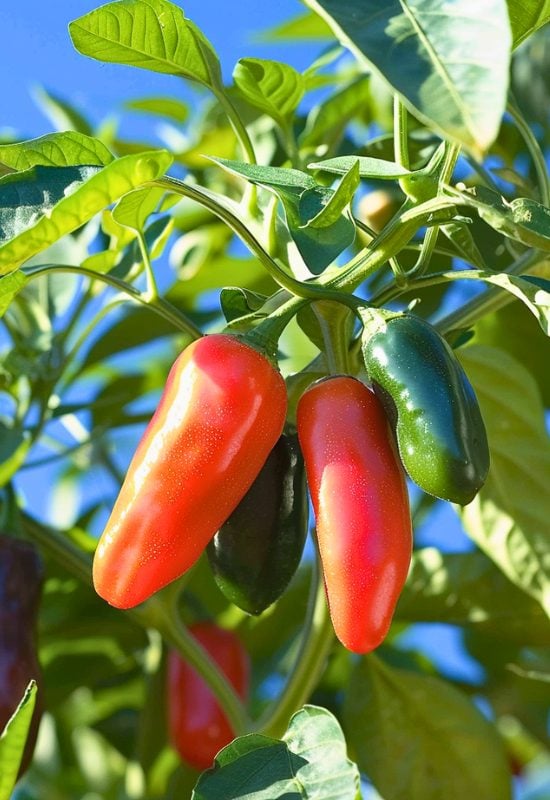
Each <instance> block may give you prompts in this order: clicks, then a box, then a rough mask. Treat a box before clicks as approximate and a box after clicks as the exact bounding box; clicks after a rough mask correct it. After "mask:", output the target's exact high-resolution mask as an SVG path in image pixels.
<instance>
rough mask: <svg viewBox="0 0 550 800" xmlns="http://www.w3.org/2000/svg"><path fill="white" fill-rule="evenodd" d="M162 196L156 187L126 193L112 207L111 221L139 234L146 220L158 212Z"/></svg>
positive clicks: (161, 192) (162, 192) (161, 191)
mask: <svg viewBox="0 0 550 800" xmlns="http://www.w3.org/2000/svg"><path fill="white" fill-rule="evenodd" d="M163 195H164V190H163V189H157V188H156V187H153V188H146V189H136V191H135V192H128V194H125V195H124V197H121V198H120V200H119V201H118V203H117V204H116V206H115V207H114V209H113V219H114V220H115V222H118V224H119V225H123V226H124V227H125V228H130V229H131V230H133V231H138V232H141V231H143V228H144V227H145V223H146V222H147V218H148V217H149V216H150V215H151V214H153V213H154V212H155V211H157V210H158V207H159V203H160V201H161V199H162V197H163Z"/></svg>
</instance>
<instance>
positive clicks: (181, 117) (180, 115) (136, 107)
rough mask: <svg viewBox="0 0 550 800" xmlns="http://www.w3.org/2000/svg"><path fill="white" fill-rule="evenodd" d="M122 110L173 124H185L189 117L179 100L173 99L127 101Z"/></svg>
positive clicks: (149, 98) (153, 98)
mask: <svg viewBox="0 0 550 800" xmlns="http://www.w3.org/2000/svg"><path fill="white" fill-rule="evenodd" d="M124 108H127V109H129V110H130V111H141V112H143V113H144V114H154V115H155V116H157V117H166V119H170V120H172V121H173V122H179V123H181V122H185V120H186V119H187V117H188V116H189V108H188V107H187V106H186V104H185V103H182V102H181V100H176V99H175V98H174V97H141V98H139V99H137V100H128V101H127V102H126V103H124Z"/></svg>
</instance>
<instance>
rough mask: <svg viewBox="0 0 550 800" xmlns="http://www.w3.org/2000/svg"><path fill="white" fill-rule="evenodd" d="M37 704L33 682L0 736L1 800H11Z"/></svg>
mask: <svg viewBox="0 0 550 800" xmlns="http://www.w3.org/2000/svg"><path fill="white" fill-rule="evenodd" d="M14 699H15V698H14ZM35 702H36V683H35V682H34V681H31V682H30V683H29V685H28V686H27V689H26V691H25V694H24V696H23V698H22V700H21V702H20V703H19V705H18V707H17V709H16V711H15V713H14V715H13V716H12V717H11V719H10V720H9V722H8V724H7V725H6V727H5V729H4V731H3V733H2V734H1V735H0V800H10V797H11V796H12V790H13V787H14V786H15V782H16V780H17V773H18V770H19V764H20V763H21V758H22V756H23V750H24V749H25V743H26V741H27V734H28V731H29V727H30V724H31V719H32V713H33V711H34V704H35Z"/></svg>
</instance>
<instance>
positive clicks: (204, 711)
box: [167, 622, 249, 770]
mask: <svg viewBox="0 0 550 800" xmlns="http://www.w3.org/2000/svg"><path fill="white" fill-rule="evenodd" d="M189 632H190V633H191V634H192V635H193V636H194V637H195V639H196V640H197V641H198V642H199V643H200V644H201V645H202V646H203V647H204V649H205V650H206V652H207V653H208V654H209V655H210V656H211V658H212V659H213V661H215V662H216V664H218V666H219V667H220V668H221V670H222V672H223V673H224V675H225V676H226V678H227V679H228V680H229V682H230V683H231V685H232V686H233V687H234V689H235V691H236V692H237V694H238V695H239V696H240V697H241V698H242V699H243V700H245V699H246V696H247V694H248V683H249V659H248V654H247V652H246V650H245V649H244V647H243V645H242V644H241V642H240V640H239V639H238V638H237V636H236V635H235V634H234V633H233V632H232V631H226V630H224V629H223V628H219V627H218V626H217V625H215V624H213V623H211V622H201V623H197V624H196V625H192V626H191V627H190V628H189ZM167 704H168V727H169V732H170V739H171V741H172V744H173V745H174V747H175V748H176V750H177V751H178V753H179V754H180V756H181V757H182V758H183V759H184V761H187V763H188V764H191V765H192V766H193V767H195V768H196V769H199V770H204V769H207V768H208V767H210V766H211V765H212V762H213V760H214V756H215V755H216V753H217V752H218V751H219V750H221V749H222V747H225V745H227V744H229V742H231V741H232V740H233V739H234V736H235V734H234V732H233V730H232V728H231V725H230V724H229V721H228V719H227V717H226V716H225V714H224V713H223V711H222V709H221V708H220V706H219V704H218V702H217V700H216V698H215V697H214V695H213V694H212V691H211V690H210V689H209V687H208V685H207V684H206V683H205V681H204V680H203V678H201V676H200V675H198V674H197V672H195V670H194V669H193V668H192V667H191V666H190V665H189V664H188V663H187V662H186V661H184V660H183V659H182V657H181V656H180V655H179V653H177V652H176V651H171V652H170V653H169V654H168V669H167Z"/></svg>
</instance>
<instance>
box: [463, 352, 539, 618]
mask: <svg viewBox="0 0 550 800" xmlns="http://www.w3.org/2000/svg"><path fill="white" fill-rule="evenodd" d="M458 353H459V356H460V359H461V361H462V363H463V365H464V368H465V369H466V372H467V373H468V376H469V378H470V380H471V382H472V384H473V386H474V389H475V391H476V394H477V397H478V400H479V403H480V406H481V411H482V414H483V419H484V420H485V425H486V426H487V434H488V438H489V446H490V450H491V469H490V472H489V477H488V479H487V482H486V484H485V486H484V487H483V488H482V489H481V491H480V492H479V494H478V496H477V497H476V498H475V500H474V501H473V502H472V503H470V505H468V506H466V507H465V508H464V509H463V510H462V520H463V522H464V525H465V528H466V531H467V532H468V534H469V535H470V536H471V537H472V539H473V540H474V541H475V542H476V543H477V544H478V545H479V547H480V548H481V549H482V550H484V551H485V552H486V553H487V555H488V556H489V557H490V558H492V559H493V561H494V562H495V563H496V564H497V565H498V566H499V567H500V569H501V570H502V571H503V572H504V574H505V575H507V576H508V578H509V579H510V580H511V581H513V583H515V584H516V585H517V586H519V587H520V588H521V589H523V590H524V591H525V592H527V594H530V595H531V596H532V597H534V598H535V599H537V600H538V601H539V602H540V603H541V604H542V606H543V607H544V608H545V610H546V612H547V613H548V614H550V538H549V536H548V520H550V493H549V492H548V486H547V483H548V475H549V474H550V439H549V437H548V434H547V432H546V428H545V421H544V410H543V406H542V402H541V398H540V394H539V391H538V389H537V386H536V383H535V381H534V380H533V378H532V377H531V375H530V374H529V373H528V372H527V370H526V369H525V368H524V367H523V366H522V365H521V364H520V363H519V362H517V361H515V359H514V358H512V356H510V355H509V354H508V353H506V352H505V351H503V350H500V349H498V348H495V347H488V346H484V345H473V346H471V347H467V348H466V349H464V350H463V351H458Z"/></svg>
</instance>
